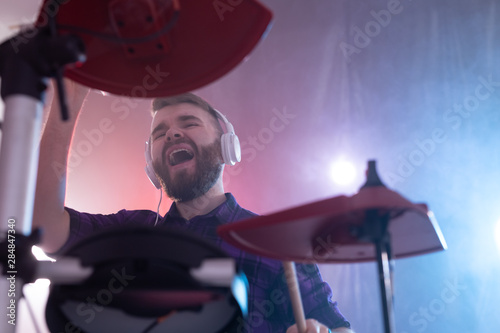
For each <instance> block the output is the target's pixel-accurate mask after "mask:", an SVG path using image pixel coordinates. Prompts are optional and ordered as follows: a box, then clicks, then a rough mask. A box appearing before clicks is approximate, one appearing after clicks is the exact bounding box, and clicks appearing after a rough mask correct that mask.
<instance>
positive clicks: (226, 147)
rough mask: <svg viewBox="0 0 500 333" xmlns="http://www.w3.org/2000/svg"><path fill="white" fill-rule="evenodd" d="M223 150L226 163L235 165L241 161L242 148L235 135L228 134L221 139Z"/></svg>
mask: <svg viewBox="0 0 500 333" xmlns="http://www.w3.org/2000/svg"><path fill="white" fill-rule="evenodd" d="M221 150H222V158H223V159H224V163H225V164H227V165H235V164H236V163H237V162H240V161H241V147H240V140H239V139H238V136H237V135H236V134H234V133H226V134H223V135H222V137H221Z"/></svg>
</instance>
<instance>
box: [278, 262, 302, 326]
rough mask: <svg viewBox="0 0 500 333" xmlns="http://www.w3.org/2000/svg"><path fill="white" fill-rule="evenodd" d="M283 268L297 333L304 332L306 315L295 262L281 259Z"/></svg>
mask: <svg viewBox="0 0 500 333" xmlns="http://www.w3.org/2000/svg"><path fill="white" fill-rule="evenodd" d="M283 268H284V270H285V277H286V283H287V285H288V292H289V293H290V300H291V301H292V309H293V315H294V317H295V322H296V323H297V328H298V329H299V333H305V332H306V317H305V315H304V307H303V306H302V298H301V297H300V289H299V283H298V282H297V272H296V270H295V263H294V262H293V261H283Z"/></svg>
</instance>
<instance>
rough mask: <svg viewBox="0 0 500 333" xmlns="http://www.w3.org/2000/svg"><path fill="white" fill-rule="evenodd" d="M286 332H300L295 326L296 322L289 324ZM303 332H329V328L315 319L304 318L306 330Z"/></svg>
mask: <svg viewBox="0 0 500 333" xmlns="http://www.w3.org/2000/svg"><path fill="white" fill-rule="evenodd" d="M286 333H301V332H299V329H298V327H297V324H295V325H293V326H290V327H289V328H288V329H287V330H286ZM305 333H330V330H329V329H328V327H326V326H325V325H323V324H321V323H320V322H319V321H317V320H316V319H307V320H306V332H305Z"/></svg>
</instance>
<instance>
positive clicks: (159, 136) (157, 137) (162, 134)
mask: <svg viewBox="0 0 500 333" xmlns="http://www.w3.org/2000/svg"><path fill="white" fill-rule="evenodd" d="M162 136H165V133H158V134H156V135H155V136H154V138H153V140H156V139H159V138H161V137H162Z"/></svg>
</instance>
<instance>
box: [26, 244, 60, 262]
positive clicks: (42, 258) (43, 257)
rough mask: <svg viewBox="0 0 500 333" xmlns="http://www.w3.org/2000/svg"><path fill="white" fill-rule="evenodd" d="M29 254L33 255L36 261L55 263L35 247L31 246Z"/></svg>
mask: <svg viewBox="0 0 500 333" xmlns="http://www.w3.org/2000/svg"><path fill="white" fill-rule="evenodd" d="M31 253H33V255H34V256H35V258H36V260H38V261H56V260H55V259H53V258H51V257H49V256H47V255H46V254H45V252H43V250H42V249H41V248H39V247H38V246H36V245H33V247H32V248H31Z"/></svg>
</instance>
